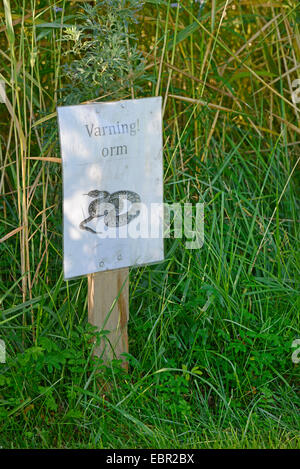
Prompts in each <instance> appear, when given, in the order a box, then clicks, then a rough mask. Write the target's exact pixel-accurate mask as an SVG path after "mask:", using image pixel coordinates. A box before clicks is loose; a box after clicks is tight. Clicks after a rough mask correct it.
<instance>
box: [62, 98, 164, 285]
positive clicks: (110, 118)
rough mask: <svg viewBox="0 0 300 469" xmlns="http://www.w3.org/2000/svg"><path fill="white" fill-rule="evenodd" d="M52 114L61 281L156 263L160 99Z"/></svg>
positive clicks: (160, 183) (160, 253)
mask: <svg viewBox="0 0 300 469" xmlns="http://www.w3.org/2000/svg"><path fill="white" fill-rule="evenodd" d="M57 111H58V122H59V132H60V145H61V154H62V160H63V192H64V194H63V216H64V274H65V278H66V279H68V278H71V277H76V276H79V275H84V274H89V273H93V272H98V271H104V270H112V269H120V268H122V267H129V266H134V265H136V266H137V265H142V264H148V263H152V262H159V261H161V260H163V259H164V250H163V234H162V229H163V226H162V225H163V177H162V174H163V171H162V117H161V98H160V97H157V98H143V99H133V100H124V101H118V102H111V103H92V104H84V105H78V106H63V107H58V108H57Z"/></svg>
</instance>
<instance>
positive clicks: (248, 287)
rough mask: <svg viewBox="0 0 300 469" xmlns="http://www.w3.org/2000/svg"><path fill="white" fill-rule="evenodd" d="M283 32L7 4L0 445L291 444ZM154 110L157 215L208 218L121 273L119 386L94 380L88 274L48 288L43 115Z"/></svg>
mask: <svg viewBox="0 0 300 469" xmlns="http://www.w3.org/2000/svg"><path fill="white" fill-rule="evenodd" d="M299 22H300V11H299V6H298V1H297V0H280V1H278V0H265V1H261V0H239V1H234V0H218V1H217V0H207V1H201V2H199V1H192V0H186V1H183V2H180V3H178V4H174V3H172V2H170V0H161V1H160V0H151V1H150V0H148V1H145V2H143V3H142V2H138V1H135V0H134V1H131V2H125V1H124V2H123V1H117V0H105V1H100V2H99V1H98V2H95V1H90V2H87V3H86V4H83V3H82V2H79V1H77V2H75V1H74V2H69V1H65V0H58V1H54V0H11V1H9V0H4V1H3V8H2V7H0V57H1V59H0V79H2V80H4V81H5V84H6V93H7V99H6V102H5V103H2V104H1V103H0V157H1V175H0V185H1V199H0V204H1V226H0V230H1V231H0V237H1V238H2V239H1V244H0V249H1V284H0V288H1V291H0V295H1V310H0V313H1V314H0V338H1V339H3V340H4V341H5V343H6V347H7V360H6V363H3V364H2V363H0V416H1V419H0V446H2V447H5V448H38V447H42V448H52V447H59V448H79V447H90V448H103V447H104V448H126V447H128V448H134V447H137V448H143V447H152V448H164V447H178V448H180V447H182V448H183V447H184V448H217V447H223V448H225V447H226V448H227V447H229V448H231V447H233V448H247V447H251V448H253V447H260V448H269V447H270V448H275V447H281V448H292V447H297V446H299V430H298V429H299V414H298V410H299V396H298V395H297V386H298V385H299V380H298V381H297V379H298V375H299V365H297V364H296V363H294V361H295V360H294V361H293V360H292V353H293V348H292V344H293V342H294V340H295V339H296V338H297V337H298V338H299V335H300V333H299V309H300V302H299V184H298V182H297V176H299V172H298V163H299V140H300V137H299V134H300V129H299V122H300V119H299V112H300V109H299V106H298V107H297V101H298V102H299V100H300V99H298V98H299V94H297V87H298V88H299V84H298V86H297V82H295V81H294V80H296V79H297V78H298V77H300V75H299V70H300V68H299V67H300V65H299V64H300V34H299ZM155 95H161V96H162V97H163V112H164V144H165V146H164V182H165V194H164V197H165V201H166V202H197V201H199V202H204V203H205V243H204V246H203V247H202V248H201V249H199V250H188V249H186V247H185V242H184V241H185V240H180V239H176V240H175V239H172V238H171V239H168V240H166V241H165V243H166V244H165V254H166V255H165V262H163V263H161V264H158V265H154V266H147V267H143V268H139V269H132V270H131V274H130V286H131V289H130V322H129V339H130V342H129V348H130V354H129V356H128V360H129V363H130V366H129V371H128V373H126V372H124V371H123V370H121V369H120V366H119V364H118V362H116V363H113V364H112V367H111V368H107V369H105V370H104V369H103V368H101V361H99V360H98V361H97V360H96V359H95V358H94V357H93V355H92V348H93V345H92V341H91V340H90V339H91V337H92V336H93V334H94V331H93V329H92V328H91V326H89V325H88V323H87V282H86V278H80V279H76V280H72V281H68V282H65V281H64V280H63V274H62V213H61V203H62V194H61V187H62V174H61V160H60V150H59V145H58V139H57V120H56V106H57V104H63V103H70V102H71V103H80V102H85V101H87V100H94V99H97V100H114V99H122V98H130V97H146V96H155ZM102 334H103V333H102V332H99V333H98V336H99V340H101V335H102ZM99 373H100V374H99ZM99 376H101V379H99Z"/></svg>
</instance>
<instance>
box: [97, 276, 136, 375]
mask: <svg viewBox="0 0 300 469" xmlns="http://www.w3.org/2000/svg"><path fill="white" fill-rule="evenodd" d="M88 318H89V322H90V323H91V324H93V325H94V326H97V328H98V330H100V331H101V330H109V331H110V333H109V334H108V335H106V336H105V337H103V339H102V340H101V343H100V345H99V346H98V347H96V348H95V352H94V353H95V355H97V356H99V357H102V358H103V360H104V362H105V363H106V364H107V363H109V362H110V361H111V360H112V359H113V358H117V359H120V358H122V359H123V365H122V366H123V367H124V368H125V369H127V367H128V364H127V362H126V359H125V358H124V357H121V354H122V353H128V334H127V322H128V318H129V269H128V268H125V269H120V270H112V271H107V272H97V273H95V274H90V275H88Z"/></svg>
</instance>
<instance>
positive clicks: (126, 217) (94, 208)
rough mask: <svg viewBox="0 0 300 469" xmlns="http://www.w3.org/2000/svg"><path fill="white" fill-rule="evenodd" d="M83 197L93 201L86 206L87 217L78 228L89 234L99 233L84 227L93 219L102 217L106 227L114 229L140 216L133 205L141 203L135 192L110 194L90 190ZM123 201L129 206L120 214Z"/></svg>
mask: <svg viewBox="0 0 300 469" xmlns="http://www.w3.org/2000/svg"><path fill="white" fill-rule="evenodd" d="M84 195H88V196H89V197H91V198H94V199H95V200H93V201H92V202H91V203H90V204H89V206H88V212H89V216H88V217H87V218H85V220H83V221H82V222H81V223H80V225H79V228H81V229H82V230H86V231H89V232H90V233H94V234H97V233H101V232H100V231H95V230H93V229H92V228H90V227H89V226H86V224H87V223H89V222H90V221H91V220H93V219H94V218H99V217H104V223H105V225H106V226H108V227H110V228H111V227H113V228H116V227H119V226H124V225H127V224H128V223H130V222H131V221H132V220H133V219H134V218H136V217H138V216H139V214H140V211H139V210H137V209H136V208H135V207H134V205H133V204H136V203H140V202H141V198H140V196H139V195H138V194H137V193H136V192H132V191H127V190H123V191H117V192H113V193H112V194H110V193H109V192H107V191H98V190H92V191H90V192H88V193H87V194H84ZM125 200H129V202H131V206H130V208H129V210H127V212H125V213H121V212H122V211H123V210H124V201H125Z"/></svg>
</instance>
